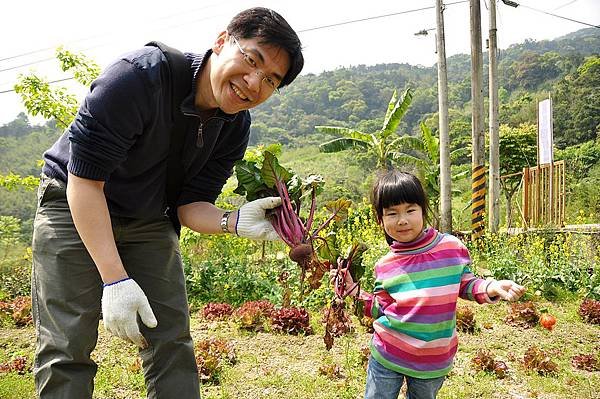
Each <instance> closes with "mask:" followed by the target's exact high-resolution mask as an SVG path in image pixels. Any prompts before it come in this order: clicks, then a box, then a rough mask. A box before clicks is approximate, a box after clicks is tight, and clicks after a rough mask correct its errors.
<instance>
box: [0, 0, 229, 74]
mask: <svg viewBox="0 0 600 399" xmlns="http://www.w3.org/2000/svg"><path fill="white" fill-rule="evenodd" d="M237 2H239V1H237ZM218 5H219V4H218V3H213V4H209V5H206V6H203V7H197V8H193V9H191V10H185V11H179V12H176V13H174V14H170V15H167V16H164V17H160V18H155V19H153V20H151V21H150V22H157V21H162V20H166V19H170V18H173V17H176V16H179V15H182V14H186V15H189V14H190V13H192V12H194V11H199V10H204V9H207V8H211V7H216V6H218ZM111 34H112V32H105V33H101V34H98V35H92V36H88V37H84V38H81V39H75V40H73V41H71V42H69V43H67V44H68V45H72V44H74V43H79V42H84V41H87V40H91V39H97V38H102V37H106V36H110V35H111ZM55 47H56V46H53V47H45V48H41V49H37V50H31V51H27V52H25V53H21V54H15V55H11V56H9V57H5V58H0V61H6V60H12V59H14V58H20V57H24V56H27V55H31V54H36V53H41V52H44V51H48V50H54V48H55ZM0 72H1V71H0Z"/></svg>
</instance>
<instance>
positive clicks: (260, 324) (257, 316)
mask: <svg viewBox="0 0 600 399" xmlns="http://www.w3.org/2000/svg"><path fill="white" fill-rule="evenodd" d="M274 309H275V306H274V305H273V304H272V303H271V302H269V301H266V300H262V301H250V302H246V303H244V304H243V305H242V306H241V307H239V308H238V309H237V310H236V311H235V313H234V317H235V320H236V322H237V323H238V325H239V327H240V328H241V329H244V330H249V331H264V330H265V323H266V322H267V321H268V320H269V318H270V317H271V313H273V310H274Z"/></svg>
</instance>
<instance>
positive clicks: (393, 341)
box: [374, 323, 458, 355]
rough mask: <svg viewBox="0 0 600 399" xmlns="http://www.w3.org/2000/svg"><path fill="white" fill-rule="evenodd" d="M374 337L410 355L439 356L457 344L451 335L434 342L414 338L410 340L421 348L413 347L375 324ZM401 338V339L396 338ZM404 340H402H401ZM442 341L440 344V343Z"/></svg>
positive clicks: (396, 333) (393, 333) (400, 334)
mask: <svg viewBox="0 0 600 399" xmlns="http://www.w3.org/2000/svg"><path fill="white" fill-rule="evenodd" d="M374 326H375V332H376V333H375V335H377V336H379V339H381V341H383V342H387V343H389V344H390V345H393V346H395V347H397V348H400V349H402V350H403V351H405V352H408V353H411V354H413V355H420V354H423V355H440V354H443V353H447V352H448V348H449V347H452V346H456V345H457V344H458V338H457V336H456V335H453V336H452V337H451V338H440V339H437V340H435V341H430V342H427V341H421V340H418V339H416V338H412V337H409V338H412V339H413V340H415V341H417V342H418V343H419V344H421V346H413V345H411V344H409V343H408V342H406V340H405V338H406V337H408V336H407V335H404V334H402V333H399V332H395V331H391V330H388V329H386V328H385V327H384V326H382V325H381V324H379V323H375V324H374ZM398 336H401V337H398ZM403 339H404V340H403ZM440 341H442V342H440ZM433 344H438V345H439V346H427V347H424V346H422V345H433Z"/></svg>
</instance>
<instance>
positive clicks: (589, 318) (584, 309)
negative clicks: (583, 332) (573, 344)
mask: <svg viewBox="0 0 600 399" xmlns="http://www.w3.org/2000/svg"><path fill="white" fill-rule="evenodd" d="M578 313H579V316H581V318H582V319H583V320H584V321H586V322H588V323H591V324H600V301H597V300H595V299H591V298H586V299H584V300H583V301H582V302H581V305H579V310H578Z"/></svg>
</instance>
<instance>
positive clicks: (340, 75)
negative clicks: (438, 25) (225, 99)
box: [251, 28, 600, 146]
mask: <svg viewBox="0 0 600 399" xmlns="http://www.w3.org/2000/svg"><path fill="white" fill-rule="evenodd" d="M599 54H600V30H599V29H596V28H588V29H582V30H579V31H577V32H573V33H570V34H568V35H566V36H563V37H560V38H557V39H555V40H543V41H535V40H526V41H525V42H524V43H520V44H514V45H511V46H510V47H509V48H507V49H505V50H501V51H500V54H499V91H500V101H501V104H502V107H503V115H502V116H501V117H502V118H503V119H502V120H501V122H503V123H508V124H511V123H520V122H526V121H529V122H534V123H535V100H536V99H537V98H542V97H547V96H548V94H550V95H552V97H553V98H555V102H554V103H555V107H558V108H560V107H561V106H562V105H565V106H566V105H569V107H572V106H573V104H572V103H573V101H572V98H571V97H581V93H578V94H576V93H575V92H573V91H572V90H571V89H573V88H572V87H571V86H572V85H567V82H566V80H568V79H569V76H570V78H571V79H573V78H574V77H575V78H577V77H578V75H577V71H578V68H580V67H581V66H582V65H583V64H584V62H585V61H586V58H587V57H590V56H593V55H595V56H598V55H599ZM484 62H485V66H484V87H485V88H486V89H485V91H486V93H485V95H486V96H487V54H484ZM596 70H597V69H596ZM575 75H577V76H575ZM565 78H567V79H565ZM595 78H596V79H595V80H594V76H588V77H587V78H586V79H585V80H586V85H588V86H589V81H588V80H589V79H592V81H595V82H596V83H595V84H597V83H598V82H597V80H598V79H599V78H598V77H595ZM448 81H449V103H450V108H451V110H450V116H451V125H452V123H454V124H458V125H461V126H462V128H463V129H466V128H468V130H470V127H468V126H464V123H468V122H469V121H470V117H468V115H469V112H470V110H469V107H468V103H469V101H470V98H471V78H470V55H468V54H459V55H454V56H452V57H449V58H448ZM561 83H562V85H561ZM571 83H572V82H571ZM592 83H593V82H592ZM567 86H569V87H567ZM406 87H412V88H413V89H415V92H414V98H413V102H412V105H411V107H410V109H409V111H408V113H407V115H406V116H405V117H404V120H403V123H402V125H401V126H400V127H399V133H401V134H402V133H412V132H415V131H416V130H417V126H418V123H419V122H420V121H421V120H425V119H427V118H429V117H431V116H433V115H434V114H435V113H436V112H437V69H436V66H435V65H434V66H432V67H423V66H412V65H408V64H380V65H375V66H365V65H360V66H356V67H351V68H339V69H336V70H333V71H327V72H323V73H321V74H319V75H314V74H308V75H303V76H300V77H299V78H298V79H297V80H296V81H295V82H294V83H293V84H292V85H291V86H290V87H287V88H285V89H284V91H283V93H282V95H281V96H273V97H272V98H271V99H269V101H267V102H266V103H265V104H263V105H261V106H260V107H259V108H257V109H255V110H253V111H252V114H253V121H254V122H253V125H252V137H251V140H252V141H251V143H252V144H256V143H272V142H281V143H283V144H290V145H293V146H301V145H303V144H307V143H318V142H320V141H322V140H323V137H322V136H319V135H318V134H317V133H316V132H315V130H314V126H316V125H338V126H348V127H350V126H352V127H356V128H359V129H361V130H363V131H367V132H368V131H372V130H374V129H376V128H378V127H379V126H380V125H381V123H382V121H383V116H384V112H385V109H386V107H387V103H388V101H389V99H390V97H391V94H392V92H393V90H394V88H397V89H398V90H403V89H404V88H406ZM575 89H577V88H575ZM588 89H592V87H588ZM596 89H598V86H596ZM561 90H562V91H561ZM580 101H581V99H580ZM529 111H533V114H531V112H529ZM563 111H565V112H562V111H561V110H560V109H559V110H558V112H557V113H556V112H555V117H556V116H560V115H561V112H562V113H563V114H564V113H569V112H572V110H569V112H567V110H566V109H565V110H563ZM596 112H597V111H596ZM519 114H524V115H519ZM525 114H529V116H527V115H525ZM583 117H584V119H585V118H586V116H585V115H584V116H583ZM587 119H589V118H587ZM591 119H592V121H594V120H595V121H596V123H598V121H597V119H594V118H593V117H592V118H591ZM563 122H564V123H563ZM588 122H589V121H588ZM555 123H557V124H558V126H559V127H563V128H562V129H558V130H557V131H558V132H559V137H557V144H558V145H559V146H560V145H561V144H562V145H563V146H564V145H570V144H574V143H576V142H581V141H585V140H589V139H591V138H594V137H591V136H593V133H594V132H593V129H594V126H592V128H591V129H592V131H591V132H590V131H589V126H587V127H584V128H583V130H585V129H588V133H584V134H583V135H582V137H580V138H576V139H575V142H573V141H569V140H563V141H561V140H562V139H561V137H560V132H561V131H562V132H565V134H567V133H569V134H572V133H573V132H572V131H568V130H569V129H575V130H582V129H581V128H580V127H577V126H571V127H568V126H566V124H567V123H566V121H560V120H556V118H555ZM561 123H562V124H563V125H565V126H562V125H561Z"/></svg>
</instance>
